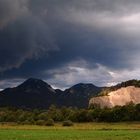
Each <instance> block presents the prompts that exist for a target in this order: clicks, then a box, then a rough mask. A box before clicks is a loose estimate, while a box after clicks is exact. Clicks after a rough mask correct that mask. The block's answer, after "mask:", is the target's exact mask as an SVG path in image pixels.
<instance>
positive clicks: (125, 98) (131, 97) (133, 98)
mask: <svg viewBox="0 0 140 140" xmlns="http://www.w3.org/2000/svg"><path fill="white" fill-rule="evenodd" d="M130 102H133V103H134V104H139V103H140V88H139V87H135V86H129V87H123V88H120V89H118V90H116V91H112V92H110V93H108V95H107V96H99V97H94V98H91V99H90V101H89V105H99V106H100V107H101V108H104V107H108V108H112V107H114V106H123V105H126V104H128V103H130Z"/></svg>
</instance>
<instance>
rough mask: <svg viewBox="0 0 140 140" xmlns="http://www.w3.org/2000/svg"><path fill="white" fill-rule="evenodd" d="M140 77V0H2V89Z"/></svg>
mask: <svg viewBox="0 0 140 140" xmlns="http://www.w3.org/2000/svg"><path fill="white" fill-rule="evenodd" d="M29 77H34V78H41V79H43V80H45V81H46V82H48V83H49V84H51V85H53V86H54V87H56V88H58V87H59V88H62V89H63V88H66V87H70V86H72V85H74V84H76V83H81V82H83V83H93V84H95V85H97V86H106V85H112V84H115V83H118V82H121V81H125V80H129V79H140V0H0V89H3V88H6V87H13V86H16V85H18V84H19V83H21V82H23V81H24V80H25V79H27V78H29Z"/></svg>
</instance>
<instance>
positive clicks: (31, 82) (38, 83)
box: [18, 78, 51, 89]
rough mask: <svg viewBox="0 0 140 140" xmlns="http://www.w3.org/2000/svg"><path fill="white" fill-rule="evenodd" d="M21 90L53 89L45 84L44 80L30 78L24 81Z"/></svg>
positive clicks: (20, 86)
mask: <svg viewBox="0 0 140 140" xmlns="http://www.w3.org/2000/svg"><path fill="white" fill-rule="evenodd" d="M18 87H19V88H32V89H36V88H51V86H50V85H49V84H47V83H46V82H44V81H43V80H40V79H37V78H29V79H27V80H26V81H24V82H23V83H22V84H21V85H19V86H18Z"/></svg>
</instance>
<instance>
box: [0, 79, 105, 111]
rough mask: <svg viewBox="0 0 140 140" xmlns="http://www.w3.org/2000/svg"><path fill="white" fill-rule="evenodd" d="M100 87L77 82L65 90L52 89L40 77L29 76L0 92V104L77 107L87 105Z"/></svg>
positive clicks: (28, 106)
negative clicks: (15, 85)
mask: <svg viewBox="0 0 140 140" xmlns="http://www.w3.org/2000/svg"><path fill="white" fill-rule="evenodd" d="M101 89H102V88H100V87H96V86H94V85H93V84H83V83H80V84H77V85H74V86H72V87H71V88H69V89H66V90H65V91H61V90H60V89H57V90H55V89H53V88H52V87H51V86H50V85H49V84H47V83H46V82H44V81H43V80H41V79H36V78H29V79H27V80H26V81H24V82H23V83H22V84H20V85H18V86H17V87H14V88H7V89H5V90H3V91H1V92H0V106H11V107H19V108H45V109H46V108H48V107H49V106H51V105H52V104H54V105H56V106H58V107H61V106H71V107H78V108H85V107H88V102H89V99H90V98H91V97H92V96H96V95H97V94H98V93H99V92H100V91H101Z"/></svg>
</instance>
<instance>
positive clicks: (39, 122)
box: [36, 120, 45, 125]
mask: <svg viewBox="0 0 140 140" xmlns="http://www.w3.org/2000/svg"><path fill="white" fill-rule="evenodd" d="M36 125H45V121H44V120H37V121H36Z"/></svg>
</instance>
